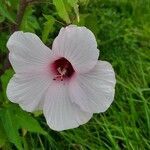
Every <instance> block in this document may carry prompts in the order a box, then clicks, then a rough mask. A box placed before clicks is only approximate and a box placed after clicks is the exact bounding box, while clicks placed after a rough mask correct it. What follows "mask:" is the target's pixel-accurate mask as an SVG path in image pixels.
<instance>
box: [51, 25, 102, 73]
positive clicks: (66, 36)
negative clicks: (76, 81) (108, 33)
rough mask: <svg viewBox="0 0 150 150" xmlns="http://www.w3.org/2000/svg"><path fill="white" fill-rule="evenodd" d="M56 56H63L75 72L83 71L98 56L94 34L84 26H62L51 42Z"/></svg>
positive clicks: (95, 61) (92, 65)
mask: <svg viewBox="0 0 150 150" xmlns="http://www.w3.org/2000/svg"><path fill="white" fill-rule="evenodd" d="M52 50H53V51H54V53H55V55H56V57H65V58H66V59H67V60H69V62H71V64H72V65H73V67H74V69H75V70H76V72H80V73H84V72H88V71H89V70H90V69H91V68H93V67H94V66H95V65H96V63H97V59H98V56H99V51H98V49H97V42H96V39H95V36H94V34H93V33H92V32H91V31H90V30H88V29H87V28H86V27H77V26H75V25H70V26H68V27H66V28H62V29H61V31H60V33H59V35H58V36H57V37H56V39H55V40H54V43H53V47H52Z"/></svg>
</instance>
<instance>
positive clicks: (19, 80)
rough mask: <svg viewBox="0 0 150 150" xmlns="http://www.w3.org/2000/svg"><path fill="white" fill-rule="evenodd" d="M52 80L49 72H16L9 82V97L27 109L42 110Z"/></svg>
mask: <svg viewBox="0 0 150 150" xmlns="http://www.w3.org/2000/svg"><path fill="white" fill-rule="evenodd" d="M51 81H52V80H51V79H50V77H49V74H44V73H43V74H42V73H41V74H15V75H14V76H13V77H12V78H11V79H10V81H9V83H8V86H7V91H6V92H7V97H8V99H9V100H10V101H11V102H14V103H18V104H19V105H20V106H21V107H22V109H24V110H26V111H29V112H32V111H35V110H41V109H42V107H43V102H44V100H45V93H46V91H47V89H48V87H49V85H50V84H51Z"/></svg>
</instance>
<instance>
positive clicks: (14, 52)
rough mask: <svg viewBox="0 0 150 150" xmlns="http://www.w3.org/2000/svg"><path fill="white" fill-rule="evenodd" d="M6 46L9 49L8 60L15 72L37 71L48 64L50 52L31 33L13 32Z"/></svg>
mask: <svg viewBox="0 0 150 150" xmlns="http://www.w3.org/2000/svg"><path fill="white" fill-rule="evenodd" d="M7 47H8V49H9V50H10V53H9V60H10V62H11V64H12V66H13V68H14V70H15V71H16V72H17V73H24V72H30V71H33V70H34V71H39V70H41V69H45V68H46V67H47V66H48V65H49V64H48V63H49V60H50V58H51V53H52V52H51V50H50V49H49V48H48V47H47V46H45V45H44V44H43V43H42V41H41V40H40V39H39V37H38V36H36V35H35V34H33V33H23V32H22V31H17V32H15V33H13V34H12V35H11V36H10V38H9V40H8V42H7Z"/></svg>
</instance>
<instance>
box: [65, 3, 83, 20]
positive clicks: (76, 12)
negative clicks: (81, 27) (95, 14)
mask: <svg viewBox="0 0 150 150" xmlns="http://www.w3.org/2000/svg"><path fill="white" fill-rule="evenodd" d="M67 1H68V3H69V4H70V6H71V7H72V8H73V9H74V12H75V14H76V17H77V21H78V22H79V21H80V18H79V5H78V0H67Z"/></svg>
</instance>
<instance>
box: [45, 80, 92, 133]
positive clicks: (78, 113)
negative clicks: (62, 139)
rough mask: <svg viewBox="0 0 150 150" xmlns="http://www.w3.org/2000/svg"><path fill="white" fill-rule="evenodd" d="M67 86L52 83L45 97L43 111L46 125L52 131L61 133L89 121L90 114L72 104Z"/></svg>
mask: <svg viewBox="0 0 150 150" xmlns="http://www.w3.org/2000/svg"><path fill="white" fill-rule="evenodd" d="M68 92H69V90H68V86H67V85H64V84H59V83H54V84H53V85H52V86H51V87H50V88H49V91H48V93H47V95H46V101H45V103H44V107H43V111H44V115H45V117H46V120H47V124H48V125H49V126H50V128H52V129H53V130H57V131H62V130H66V129H70V128H75V127H78V126H79V125H81V124H84V123H86V122H88V121H89V119H90V118H91V117H92V114H91V113H88V112H84V111H82V110H81V109H80V107H79V106H78V105H76V104H75V103H72V102H71V100H70V97H69V93H68Z"/></svg>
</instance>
